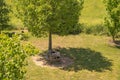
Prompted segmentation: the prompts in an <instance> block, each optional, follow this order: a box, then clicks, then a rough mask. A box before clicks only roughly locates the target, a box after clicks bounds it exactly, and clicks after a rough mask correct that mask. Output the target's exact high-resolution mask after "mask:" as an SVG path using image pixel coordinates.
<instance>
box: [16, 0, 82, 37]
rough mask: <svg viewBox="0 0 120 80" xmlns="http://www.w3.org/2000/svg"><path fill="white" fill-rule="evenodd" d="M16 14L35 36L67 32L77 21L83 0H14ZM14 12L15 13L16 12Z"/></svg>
mask: <svg viewBox="0 0 120 80" xmlns="http://www.w3.org/2000/svg"><path fill="white" fill-rule="evenodd" d="M14 2H15V4H16V10H17V11H16V12H17V14H16V15H17V16H18V17H19V18H20V19H21V20H22V21H23V22H24V25H25V26H26V27H28V29H29V31H31V32H32V33H33V34H34V35H36V36H41V35H43V34H45V33H46V32H49V31H51V32H54V31H55V32H58V33H59V34H62V35H63V34H68V32H69V31H72V30H73V29H74V28H75V26H76V24H78V23H79V16H80V12H81V10H82V8H83V2H84V1H83V0H14ZM16 12H15V13H16Z"/></svg>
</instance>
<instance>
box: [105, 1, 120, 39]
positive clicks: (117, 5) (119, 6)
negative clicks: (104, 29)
mask: <svg viewBox="0 0 120 80" xmlns="http://www.w3.org/2000/svg"><path fill="white" fill-rule="evenodd" d="M104 1H105V5H106V10H107V12H108V16H107V18H106V19H105V23H106V25H107V26H108V29H109V32H110V34H111V35H112V37H113V40H114V38H115V37H116V35H117V33H118V32H119V31H120V0H104Z"/></svg>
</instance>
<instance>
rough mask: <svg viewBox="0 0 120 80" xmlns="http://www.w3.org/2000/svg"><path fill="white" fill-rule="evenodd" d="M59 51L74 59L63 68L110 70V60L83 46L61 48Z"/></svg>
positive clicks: (72, 69)
mask: <svg viewBox="0 0 120 80" xmlns="http://www.w3.org/2000/svg"><path fill="white" fill-rule="evenodd" d="M60 51H61V53H62V54H63V55H65V56H69V57H71V58H73V59H74V64H73V65H72V66H69V67H67V68H65V69H64V70H68V71H79V70H82V69H86V70H89V71H97V72H102V71H104V70H111V66H112V63H111V60H109V59H107V58H106V57H104V56H102V55H101V53H100V52H96V51H94V50H91V49H89V48H88V49H84V48H68V49H66V48H62V49H61V50H60Z"/></svg>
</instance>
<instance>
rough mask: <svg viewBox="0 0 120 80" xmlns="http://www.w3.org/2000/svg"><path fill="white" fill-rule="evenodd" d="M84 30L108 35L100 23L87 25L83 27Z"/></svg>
mask: <svg viewBox="0 0 120 80" xmlns="http://www.w3.org/2000/svg"><path fill="white" fill-rule="evenodd" d="M84 32H85V33H86V34H94V35H108V29H107V27H105V26H104V25H102V24H98V25H93V26H92V25H87V26H85V28H84Z"/></svg>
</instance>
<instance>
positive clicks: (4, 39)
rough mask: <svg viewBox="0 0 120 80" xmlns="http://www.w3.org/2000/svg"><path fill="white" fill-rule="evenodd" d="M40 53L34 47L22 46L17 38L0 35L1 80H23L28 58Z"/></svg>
mask: <svg viewBox="0 0 120 80" xmlns="http://www.w3.org/2000/svg"><path fill="white" fill-rule="evenodd" d="M36 53H38V50H36V49H35V47H33V46H32V45H30V44H29V45H27V46H26V45H24V46H23V45H22V44H21V43H20V40H19V38H18V37H17V36H14V37H12V38H9V37H8V36H6V35H3V34H1V35H0V80H23V78H24V74H25V72H26V71H25V66H26V65H27V62H26V58H27V56H31V55H34V54H36Z"/></svg>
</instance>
